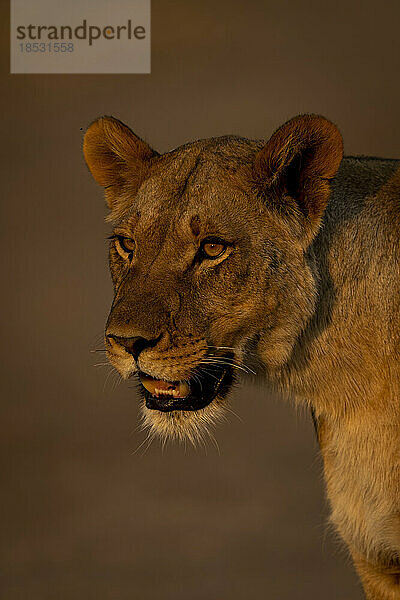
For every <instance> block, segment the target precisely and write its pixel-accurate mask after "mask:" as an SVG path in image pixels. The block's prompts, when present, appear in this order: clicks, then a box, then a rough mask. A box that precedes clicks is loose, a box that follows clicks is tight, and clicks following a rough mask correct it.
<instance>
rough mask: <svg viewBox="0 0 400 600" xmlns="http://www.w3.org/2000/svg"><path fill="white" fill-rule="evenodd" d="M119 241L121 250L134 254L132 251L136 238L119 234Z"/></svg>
mask: <svg viewBox="0 0 400 600" xmlns="http://www.w3.org/2000/svg"><path fill="white" fill-rule="evenodd" d="M117 242H118V244H119V247H120V248H121V250H122V251H123V252H126V254H132V252H134V250H135V240H133V239H132V238H128V237H122V236H118V237H117Z"/></svg>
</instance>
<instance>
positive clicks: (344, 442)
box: [317, 411, 400, 600]
mask: <svg viewBox="0 0 400 600" xmlns="http://www.w3.org/2000/svg"><path fill="white" fill-rule="evenodd" d="M317 426H318V439H319V442H320V447H321V452H322V456H323V460H324V476H325V482H326V487H327V494H328V498H329V501H330V505H331V522H332V523H333V524H334V525H335V527H336V529H337V531H338V532H339V533H340V535H341V537H342V539H343V540H344V541H345V542H346V544H347V546H348V548H349V549H350V552H351V554H352V557H353V560H354V565H355V568H356V570H357V572H358V574H359V576H360V578H361V581H362V583H363V586H364V590H365V594H366V598H367V599H368V600H400V480H399V475H400V471H399V456H400V450H399V439H398V432H399V426H398V423H397V420H395V419H390V418H386V417H385V418H384V416H382V415H378V414H376V413H372V414H368V413H367V411H365V412H364V413H361V411H360V412H359V413H354V414H353V415H347V416H346V417H345V418H343V419H341V420H339V419H336V420H335V421H329V420H328V419H326V418H325V419H321V418H319V419H317Z"/></svg>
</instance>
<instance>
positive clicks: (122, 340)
mask: <svg viewBox="0 0 400 600" xmlns="http://www.w3.org/2000/svg"><path fill="white" fill-rule="evenodd" d="M107 338H108V339H110V338H111V339H112V340H113V341H114V342H117V344H119V345H120V346H122V347H123V348H125V350H126V351H127V352H129V354H132V356H133V358H134V359H135V360H137V359H138V357H139V354H140V353H141V352H142V351H143V350H144V349H145V348H151V347H153V346H155V345H156V343H157V341H158V338H157V339H155V340H148V339H146V338H144V337H140V336H136V337H122V336H119V335H113V334H109V335H107Z"/></svg>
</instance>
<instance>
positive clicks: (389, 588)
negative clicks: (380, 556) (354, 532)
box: [353, 554, 400, 600]
mask: <svg viewBox="0 0 400 600" xmlns="http://www.w3.org/2000/svg"><path fill="white" fill-rule="evenodd" d="M353 561H354V566H355V568H356V571H357V573H358V575H359V577H360V579H361V582H362V584H363V588H364V591H365V597H366V599H367V600H399V599H400V563H399V564H398V565H396V566H387V565H382V564H373V563H371V562H369V561H368V560H366V559H364V558H362V557H361V556H359V555H357V554H353Z"/></svg>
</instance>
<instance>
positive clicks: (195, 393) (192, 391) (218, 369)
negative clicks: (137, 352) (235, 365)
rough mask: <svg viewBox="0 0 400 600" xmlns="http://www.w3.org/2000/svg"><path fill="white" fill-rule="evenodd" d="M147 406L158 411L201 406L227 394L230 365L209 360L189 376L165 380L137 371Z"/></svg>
mask: <svg viewBox="0 0 400 600" xmlns="http://www.w3.org/2000/svg"><path fill="white" fill-rule="evenodd" d="M139 380H140V383H141V384H142V386H141V389H142V393H143V395H144V398H145V401H146V407H147V408H149V409H151V410H159V411H161V412H171V411H173V410H200V409H201V408H204V407H205V406H207V405H208V404H210V402H212V400H214V398H215V397H216V396H217V395H222V396H224V395H226V394H227V392H228V391H229V389H230V388H231V386H232V383H233V369H232V368H231V367H230V366H229V365H226V364H208V365H207V368H199V369H198V370H197V372H196V375H194V376H193V377H192V378H191V379H188V380H185V381H165V380H161V379H155V378H153V377H150V375H147V374H146V373H143V372H140V373H139Z"/></svg>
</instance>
